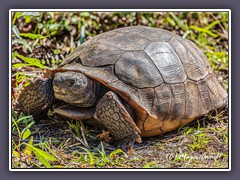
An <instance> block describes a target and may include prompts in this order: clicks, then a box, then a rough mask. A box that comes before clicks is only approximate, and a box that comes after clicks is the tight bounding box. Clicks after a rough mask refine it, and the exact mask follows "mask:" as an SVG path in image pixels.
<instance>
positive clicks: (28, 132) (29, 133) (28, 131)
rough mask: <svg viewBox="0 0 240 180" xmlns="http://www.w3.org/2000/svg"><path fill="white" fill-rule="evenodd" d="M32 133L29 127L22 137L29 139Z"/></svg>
mask: <svg viewBox="0 0 240 180" xmlns="http://www.w3.org/2000/svg"><path fill="white" fill-rule="evenodd" d="M30 135H31V131H30V130H29V129H27V130H26V131H25V132H24V133H23V136H22V139H27V138H28V137H29V136H30Z"/></svg>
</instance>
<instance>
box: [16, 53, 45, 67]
mask: <svg viewBox="0 0 240 180" xmlns="http://www.w3.org/2000/svg"><path fill="white" fill-rule="evenodd" d="M16 56H17V57H18V58H20V59H22V60H23V61H24V62H26V63H28V64H29V65H33V66H36V67H39V68H41V69H46V68H47V67H46V66H44V65H42V64H41V61H40V60H39V59H37V58H29V57H24V56H22V55H20V54H17V55H16Z"/></svg>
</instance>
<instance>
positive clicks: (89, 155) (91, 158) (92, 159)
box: [80, 147, 95, 165]
mask: <svg viewBox="0 0 240 180" xmlns="http://www.w3.org/2000/svg"><path fill="white" fill-rule="evenodd" d="M80 148H81V149H83V150H84V151H86V153H87V154H88V157H89V164H90V165H94V164H95V162H94V156H93V154H92V153H91V152H90V151H89V150H88V149H86V148H84V147H80Z"/></svg>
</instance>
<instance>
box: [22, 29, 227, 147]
mask: <svg viewBox="0 0 240 180" xmlns="http://www.w3.org/2000/svg"><path fill="white" fill-rule="evenodd" d="M48 74H49V73H48ZM51 77H52V78H38V79H37V80H36V81H34V82H33V83H32V84H30V85H29V86H27V87H26V88H25V89H24V90H23V92H22V93H21V95H20V98H19V104H20V108H21V111H22V112H24V113H25V114H32V115H34V116H36V117H37V115H39V114H44V113H45V112H46V111H47V110H48V109H50V108H51V107H52V106H53V104H56V103H59V102H65V105H64V106H62V107H61V106H60V107H57V108H55V110H54V112H56V113H57V114H60V115H63V116H65V117H68V118H73V119H76V120H86V119H91V118H93V119H95V120H96V121H97V122H98V123H100V124H101V125H103V127H105V128H106V129H107V130H109V131H110V134H111V136H112V137H113V139H115V141H116V142H117V143H118V144H119V145H120V147H122V148H125V147H132V145H133V143H134V142H135V141H136V142H138V143H140V142H141V137H151V136H156V135H160V134H163V133H166V132H170V131H173V130H175V129H177V128H179V127H180V126H183V125H186V124H188V123H190V122H191V121H193V120H194V119H196V118H198V117H200V116H202V115H205V114H206V113H208V112H210V111H212V110H215V109H216V110H217V109H219V108H221V107H223V106H225V105H226V103H227V99H228V95H227V92H226V91H225V90H224V89H223V88H222V87H221V85H220V84H219V83H218V81H217V79H216V77H215V75H214V73H213V71H212V69H211V67H210V64H209V62H208V59H207V57H206V56H205V55H204V54H203V52H202V51H201V50H199V48H198V47H197V46H196V45H195V44H194V43H193V42H191V41H189V40H186V39H183V38H181V37H179V36H177V35H175V34H173V33H171V32H168V31H166V30H162V29H158V28H150V27H144V26H133V27H124V28H119V29H115V30H112V31H109V32H105V33H102V34H100V35H97V36H95V37H93V38H91V39H90V40H88V41H86V42H85V43H83V44H82V45H81V46H80V47H78V48H76V49H75V50H74V51H73V52H72V53H71V54H70V55H69V56H67V57H66V59H65V60H64V61H63V62H62V63H61V64H60V65H59V67H58V68H57V69H55V70H54V71H51Z"/></svg>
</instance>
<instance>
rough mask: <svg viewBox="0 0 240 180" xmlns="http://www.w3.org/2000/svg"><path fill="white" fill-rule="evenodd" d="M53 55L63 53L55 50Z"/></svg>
mask: <svg viewBox="0 0 240 180" xmlns="http://www.w3.org/2000/svg"><path fill="white" fill-rule="evenodd" d="M53 53H54V54H60V53H61V51H60V49H55V50H54V51H53Z"/></svg>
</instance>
